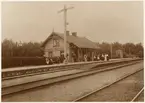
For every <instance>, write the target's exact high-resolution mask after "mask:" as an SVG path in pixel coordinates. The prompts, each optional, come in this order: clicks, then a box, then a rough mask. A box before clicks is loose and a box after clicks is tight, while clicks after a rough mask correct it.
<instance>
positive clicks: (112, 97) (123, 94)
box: [81, 71, 144, 102]
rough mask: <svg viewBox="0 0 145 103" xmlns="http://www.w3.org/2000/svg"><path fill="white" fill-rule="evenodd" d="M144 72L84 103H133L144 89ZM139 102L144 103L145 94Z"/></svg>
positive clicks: (91, 96)
mask: <svg viewBox="0 0 145 103" xmlns="http://www.w3.org/2000/svg"><path fill="white" fill-rule="evenodd" d="M143 81H144V80H143V71H140V72H138V73H136V74H134V75H132V76H129V77H127V78H126V79H124V80H122V81H120V82H118V83H115V84H113V85H112V86H110V87H108V88H105V89H103V90H101V91H99V92H96V93H94V94H92V95H90V96H88V97H87V98H84V99H82V100H81V101H83V102H88V101H90V102H92V101H98V102H102V101H107V102H118V101H119V102H125V101H131V100H132V99H133V98H134V96H135V95H136V94H137V93H138V92H139V91H140V90H141V89H142V87H143V84H144V83H143ZM137 101H141V102H143V101H144V100H143V93H142V94H141V95H140V96H139V98H138V99H137Z"/></svg>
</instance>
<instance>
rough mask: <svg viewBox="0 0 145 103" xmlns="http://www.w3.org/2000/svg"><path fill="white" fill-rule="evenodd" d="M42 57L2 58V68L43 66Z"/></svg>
mask: <svg viewBox="0 0 145 103" xmlns="http://www.w3.org/2000/svg"><path fill="white" fill-rule="evenodd" d="M44 64H46V63H45V58H44V57H3V58H2V68H9V67H20V66H30V65H44Z"/></svg>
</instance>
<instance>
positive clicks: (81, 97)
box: [72, 68, 143, 102]
mask: <svg viewBox="0 0 145 103" xmlns="http://www.w3.org/2000/svg"><path fill="white" fill-rule="evenodd" d="M141 70H143V68H142V69H139V70H137V71H135V72H133V73H129V74H128V75H125V76H123V77H121V78H118V79H117V80H116V81H115V82H112V83H110V84H107V85H104V86H102V87H101V88H99V89H95V90H93V91H91V92H89V93H87V94H85V95H82V96H80V97H78V98H76V99H75V100H73V101H72V102H77V101H80V100H82V99H84V98H86V97H88V96H90V95H92V94H94V93H97V92H99V91H101V90H103V89H106V88H108V87H110V86H111V85H113V84H115V83H117V82H119V81H121V80H123V79H125V78H127V77H129V76H131V75H133V74H135V73H137V72H139V71H141Z"/></svg>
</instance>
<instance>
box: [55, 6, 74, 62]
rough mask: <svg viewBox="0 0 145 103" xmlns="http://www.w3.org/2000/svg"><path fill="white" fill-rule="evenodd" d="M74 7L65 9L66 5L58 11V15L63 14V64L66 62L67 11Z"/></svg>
mask: <svg viewBox="0 0 145 103" xmlns="http://www.w3.org/2000/svg"><path fill="white" fill-rule="evenodd" d="M73 8H74V7H68V8H67V7H66V5H64V8H63V9H62V10H60V11H58V13H61V12H64V57H65V63H67V61H66V57H67V56H66V55H67V37H66V31H67V24H68V23H67V10H69V9H73Z"/></svg>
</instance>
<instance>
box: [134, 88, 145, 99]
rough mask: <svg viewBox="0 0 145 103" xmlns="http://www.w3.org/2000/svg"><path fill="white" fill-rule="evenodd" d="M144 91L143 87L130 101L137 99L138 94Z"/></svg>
mask: <svg viewBox="0 0 145 103" xmlns="http://www.w3.org/2000/svg"><path fill="white" fill-rule="evenodd" d="M143 91H144V87H143V88H142V89H141V90H140V91H139V92H138V93H137V94H136V95H135V96H134V97H133V99H132V100H131V102H134V101H136V100H137V98H138V97H139V96H140V94H141V93H142V92H143Z"/></svg>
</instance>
